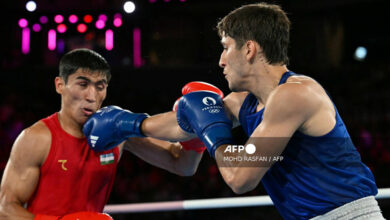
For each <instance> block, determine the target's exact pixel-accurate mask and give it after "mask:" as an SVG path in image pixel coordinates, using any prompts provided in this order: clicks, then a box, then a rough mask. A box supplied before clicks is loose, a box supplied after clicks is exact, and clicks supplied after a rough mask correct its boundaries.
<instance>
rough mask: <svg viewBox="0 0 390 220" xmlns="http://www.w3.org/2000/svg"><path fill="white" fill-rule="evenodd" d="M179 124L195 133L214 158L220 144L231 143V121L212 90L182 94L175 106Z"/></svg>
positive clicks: (218, 97) (219, 98) (220, 99)
mask: <svg viewBox="0 0 390 220" xmlns="http://www.w3.org/2000/svg"><path fill="white" fill-rule="evenodd" d="M176 116H177V121H178V124H179V126H180V127H181V128H182V129H183V130H185V131H187V132H190V133H194V132H195V133H196V135H197V136H198V137H199V138H200V139H201V140H202V141H203V143H204V144H205V145H206V147H207V150H208V151H209V153H210V155H211V156H212V157H213V158H214V157H215V151H216V150H217V148H218V147H219V146H221V145H222V144H232V143H233V136H232V133H231V129H232V122H231V121H230V120H229V118H228V117H227V115H226V113H225V109H224V107H223V101H222V98H221V97H220V96H219V95H218V94H217V93H214V92H208V91H199V92H192V93H188V94H187V95H184V96H183V97H182V98H181V99H180V101H179V104H178V106H177V113H176Z"/></svg>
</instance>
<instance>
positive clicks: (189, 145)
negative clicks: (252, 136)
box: [173, 81, 224, 154]
mask: <svg viewBox="0 0 390 220" xmlns="http://www.w3.org/2000/svg"><path fill="white" fill-rule="evenodd" d="M196 91H211V92H215V93H217V94H218V95H219V96H221V98H224V94H223V92H222V91H221V90H220V89H218V87H216V86H214V85H212V84H210V83H206V82H201V81H194V82H189V83H187V84H186V85H185V86H184V87H183V88H182V90H181V93H182V94H183V95H186V94H188V93H191V92H196ZM180 98H181V97H180ZM180 98H178V99H177V100H176V102H175V104H174V105H173V111H176V110H177V104H178V103H179V100H180ZM180 144H181V146H183V149H184V150H193V151H195V152H197V153H199V154H201V153H203V151H205V150H206V147H205V146H204V144H203V142H202V141H201V140H200V139H199V138H194V139H191V140H188V141H184V142H180Z"/></svg>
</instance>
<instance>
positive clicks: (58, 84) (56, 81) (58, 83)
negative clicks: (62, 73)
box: [54, 76, 65, 94]
mask: <svg viewBox="0 0 390 220" xmlns="http://www.w3.org/2000/svg"><path fill="white" fill-rule="evenodd" d="M54 84H55V86H56V91H57V93H58V94H62V90H63V88H64V86H65V81H64V79H63V78H62V77H59V76H57V77H56V78H55V79H54Z"/></svg>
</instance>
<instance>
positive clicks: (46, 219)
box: [34, 214, 60, 220]
mask: <svg viewBox="0 0 390 220" xmlns="http://www.w3.org/2000/svg"><path fill="white" fill-rule="evenodd" d="M59 218H60V216H54V215H42V214H36V215H35V218H34V220H58V219H59Z"/></svg>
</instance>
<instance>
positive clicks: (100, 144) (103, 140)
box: [83, 105, 148, 151]
mask: <svg viewBox="0 0 390 220" xmlns="http://www.w3.org/2000/svg"><path fill="white" fill-rule="evenodd" d="M147 117H148V115H147V114H145V113H133V112H131V111H129V110H124V109H122V108H120V107H118V106H113V105H111V106H106V107H104V108H101V109H99V110H98V111H97V112H95V114H93V115H92V116H91V117H90V118H89V119H88V120H87V122H86V123H85V124H84V127H83V133H84V135H85V136H86V137H87V140H88V145H89V146H90V147H91V149H92V150H94V151H105V150H109V149H112V148H114V147H116V146H117V145H119V144H120V143H122V142H123V141H124V140H126V139H127V138H129V137H145V136H144V135H143V134H142V132H141V123H142V122H143V120H144V119H145V118H147Z"/></svg>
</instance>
